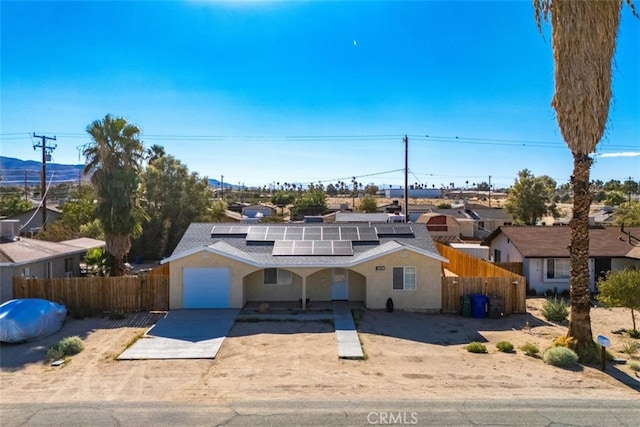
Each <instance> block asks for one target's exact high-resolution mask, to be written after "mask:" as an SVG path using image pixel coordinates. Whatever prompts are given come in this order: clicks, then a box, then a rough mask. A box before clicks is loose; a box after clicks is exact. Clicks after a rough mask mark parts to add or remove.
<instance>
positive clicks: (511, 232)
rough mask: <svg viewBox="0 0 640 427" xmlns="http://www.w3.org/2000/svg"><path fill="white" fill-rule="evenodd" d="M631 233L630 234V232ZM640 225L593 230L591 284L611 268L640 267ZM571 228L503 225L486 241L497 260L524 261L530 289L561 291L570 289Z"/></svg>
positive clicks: (590, 240)
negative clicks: (622, 229) (622, 228)
mask: <svg viewBox="0 0 640 427" xmlns="http://www.w3.org/2000/svg"><path fill="white" fill-rule="evenodd" d="M629 233H630V235H629ZM639 239H640V228H637V227H636V228H631V229H627V230H625V232H624V233H623V232H622V231H621V230H620V229H619V228H616V227H606V228H591V229H590V230H589V286H590V288H591V289H592V290H593V291H595V290H597V288H596V286H597V280H598V278H599V277H601V276H602V275H604V274H605V273H606V272H607V271H610V270H612V271H617V270H621V269H623V268H625V267H628V266H635V267H640V240H639ZM570 240H571V228H570V227H533V226H532V227H525V226H523V227H517V226H513V227H500V228H499V229H497V230H496V231H494V232H493V233H491V235H489V237H487V238H486V239H485V240H484V241H483V242H482V244H483V245H486V246H489V248H490V254H491V258H492V261H494V262H522V263H523V266H522V267H523V271H524V275H525V277H526V278H527V286H528V289H535V290H536V292H544V291H547V290H549V289H552V290H554V289H555V290H557V291H558V292H561V291H564V290H568V289H569V270H570V269H569V249H568V248H569V245H570Z"/></svg>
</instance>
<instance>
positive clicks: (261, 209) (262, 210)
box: [242, 204, 276, 218]
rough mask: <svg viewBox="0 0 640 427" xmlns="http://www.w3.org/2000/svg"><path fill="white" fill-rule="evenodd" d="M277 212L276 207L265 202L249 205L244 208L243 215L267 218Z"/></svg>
mask: <svg viewBox="0 0 640 427" xmlns="http://www.w3.org/2000/svg"><path fill="white" fill-rule="evenodd" d="M275 214H276V208H274V207H273V206H268V205H263V204H257V205H249V206H245V207H243V208H242V216H245V217H248V218H266V217H269V216H274V215H275Z"/></svg>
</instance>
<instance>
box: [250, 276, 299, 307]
mask: <svg viewBox="0 0 640 427" xmlns="http://www.w3.org/2000/svg"><path fill="white" fill-rule="evenodd" d="M244 284H245V288H244V289H245V292H246V294H245V301H297V300H299V299H300V298H302V277H300V276H299V275H297V274H291V284H290V285H274V284H265V283H264V270H258V271H255V272H253V273H251V274H249V275H248V276H246V277H245V278H244ZM307 298H308V297H307Z"/></svg>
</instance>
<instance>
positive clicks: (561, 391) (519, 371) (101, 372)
mask: <svg viewBox="0 0 640 427" xmlns="http://www.w3.org/2000/svg"><path fill="white" fill-rule="evenodd" d="M541 301H542V300H541V299H529V300H528V301H527V304H528V309H529V314H526V315H512V316H509V317H506V318H504V319H470V318H463V317H460V316H454V315H430V314H417V313H405V312H399V311H396V312H393V313H387V312H384V311H365V312H363V314H362V318H361V319H360V320H359V321H358V323H359V328H360V339H361V341H362V344H363V348H364V351H365V353H366V356H367V359H366V360H363V361H356V360H340V359H338V357H337V344H336V338H335V334H334V333H333V327H332V326H331V325H330V324H329V323H326V322H324V323H323V322H263V321H260V322H238V323H236V324H235V326H234V327H233V329H232V330H231V333H230V336H229V337H228V338H227V340H226V341H225V343H224V344H223V346H222V348H221V350H220V352H219V353H218V357H217V358H216V359H215V360H147V361H116V360H115V356H116V355H117V354H119V353H120V352H122V351H123V350H124V349H125V348H126V346H127V345H129V344H130V343H131V342H132V341H133V340H135V339H136V337H138V336H139V335H140V334H142V333H143V332H144V331H145V330H146V328H147V327H146V326H145V325H147V324H150V323H153V322H154V321H155V320H156V319H157V318H158V315H138V316H135V317H130V318H129V319H127V320H126V321H119V322H116V321H110V320H107V319H85V320H69V321H68V322H67V323H66V324H65V326H64V327H63V329H62V330H61V331H60V332H59V333H57V334H56V335H54V336H51V337H48V338H46V339H43V340H41V341H39V342H32V343H25V344H17V345H16V344H14V345H2V347H1V350H0V351H1V353H0V365H1V372H0V384H1V385H2V386H1V393H2V395H1V401H2V402H3V403H18V402H34V401H36V402H48V403H54V402H78V401H140V402H143V401H169V400H171V401H181V400H190V401H212V400H213V401H216V402H221V403H223V402H234V401H243V400H262V399H264V400H292V399H296V400H322V399H337V398H345V399H350V400H354V401H358V400H380V399H385V398H387V399H427V398H430V399H431V398H433V399H452V398H469V399H473V398H497V399H500V398H505V399H506V398H510V397H513V396H525V397H531V398H536V397H540V398H542V397H544V398H554V397H558V398H561V397H573V398H588V397H596V396H597V397H603V396H606V397H607V398H608V399H616V398H634V397H637V396H638V390H640V378H638V376H637V374H636V373H635V372H634V371H632V370H631V368H630V367H629V366H628V365H612V364H608V365H607V372H605V373H603V372H601V371H600V370H599V367H598V366H587V367H580V368H578V369H573V370H564V369H560V368H555V367H552V366H548V365H545V364H544V363H543V362H542V360H541V359H539V358H538V359H537V358H532V357H528V356H526V355H525V354H524V353H523V352H522V351H520V350H518V351H517V353H515V354H504V353H500V352H498V351H497V350H496V348H495V344H496V343H497V342H499V341H502V340H509V341H511V342H512V343H513V344H514V345H515V346H516V347H519V346H520V345H522V344H523V343H525V342H532V343H535V344H537V345H538V346H539V348H540V350H541V351H543V350H544V349H545V348H547V347H548V346H549V345H550V344H551V341H552V339H553V338H555V337H557V336H559V335H562V334H564V333H565V332H566V327H565V326H558V325H554V324H549V323H547V322H545V321H543V320H541V318H540V317H541V316H540V315H539V307H540V305H541ZM592 321H593V329H594V331H593V332H594V336H595V335H597V334H604V335H606V336H607V337H609V338H610V339H611V341H612V348H611V350H612V353H613V354H614V355H615V356H618V357H625V358H628V356H627V355H626V354H623V353H620V352H619V351H620V350H621V349H622V347H623V345H624V343H625V342H630V341H631V339H630V338H625V337H624V336H622V335H617V334H613V333H611V331H612V330H616V329H619V328H621V327H626V328H630V327H631V315H630V312H629V310H626V309H606V308H595V309H593V311H592ZM527 324H528V326H529V328H525V326H526V325H527ZM71 335H79V336H81V337H82V338H83V340H84V342H85V350H84V351H83V352H81V353H80V354H78V355H76V356H73V357H72V358H71V360H70V361H69V363H67V364H66V365H63V366H61V367H52V366H49V365H48V364H44V363H43V359H44V355H45V351H46V348H47V347H48V346H49V345H51V344H52V343H54V342H56V341H57V340H59V339H60V338H62V337H65V336H71ZM474 340H475V341H483V342H485V344H486V346H487V348H488V350H489V354H472V353H468V352H467V351H466V350H464V348H463V347H464V345H465V344H467V343H469V342H470V341H474ZM637 341H638V340H636V342H637ZM639 356H640V351H638V352H637V353H636V356H635V357H636V360H637V361H640V359H638V357H639ZM624 382H626V383H630V384H632V385H633V386H629V385H625V384H624ZM634 387H635V389H634Z"/></svg>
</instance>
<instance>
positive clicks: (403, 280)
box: [393, 267, 416, 291]
mask: <svg viewBox="0 0 640 427" xmlns="http://www.w3.org/2000/svg"><path fill="white" fill-rule="evenodd" d="M393 289H394V290H399V291H415V290H416V268H415V267H393Z"/></svg>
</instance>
